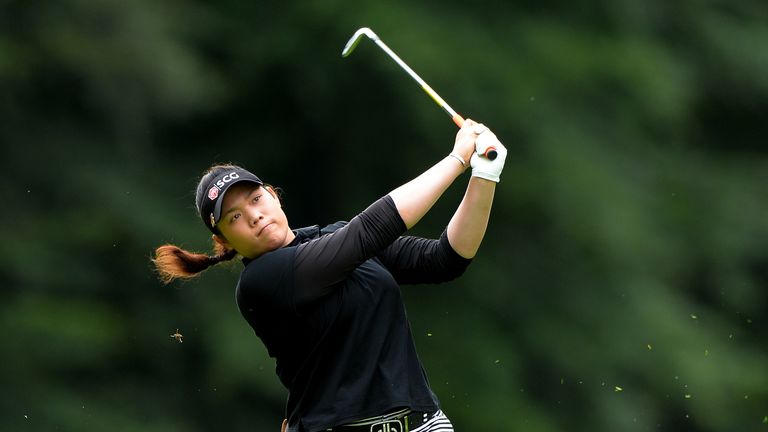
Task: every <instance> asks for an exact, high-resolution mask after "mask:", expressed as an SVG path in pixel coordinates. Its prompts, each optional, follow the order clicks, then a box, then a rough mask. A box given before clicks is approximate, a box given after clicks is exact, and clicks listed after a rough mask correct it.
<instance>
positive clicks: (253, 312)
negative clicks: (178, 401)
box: [236, 196, 470, 432]
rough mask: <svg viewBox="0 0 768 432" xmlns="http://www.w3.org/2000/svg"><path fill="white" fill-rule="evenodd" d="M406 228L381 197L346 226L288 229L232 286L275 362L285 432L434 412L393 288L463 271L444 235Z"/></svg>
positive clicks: (311, 431) (431, 395) (247, 262)
mask: <svg viewBox="0 0 768 432" xmlns="http://www.w3.org/2000/svg"><path fill="white" fill-rule="evenodd" d="M405 231H406V226H405V223H404V222H403V220H402V218H401V217H400V215H399V213H398V212H397V209H396V207H395V204H394V202H393V201H392V199H391V198H390V197H389V196H385V197H384V198H382V199H380V200H378V201H376V202H375V203H374V204H372V205H371V206H370V207H368V208H367V209H366V210H365V211H363V212H362V213H360V214H359V215H357V216H356V217H354V218H353V219H352V220H351V221H350V222H349V223H346V222H337V223H335V224H332V225H328V226H326V227H325V228H322V229H320V228H319V226H312V227H307V228H301V229H298V230H296V231H295V233H296V238H295V239H294V240H293V241H292V242H291V243H290V244H288V245H287V246H285V247H282V248H280V249H277V250H275V251H272V252H268V253H266V254H264V255H262V256H260V257H258V258H256V259H254V260H248V259H246V260H244V263H245V265H246V266H245V269H244V270H243V272H242V273H241V275H240V281H239V283H238V285H237V288H236V299H237V304H238V307H239V308H240V311H241V313H242V314H243V316H244V317H245V319H246V320H247V321H248V323H249V324H250V325H251V327H253V330H254V332H255V333H256V335H258V336H259V338H261V340H262V341H263V343H264V345H265V346H266V347H267V350H268V352H269V355H270V356H271V357H274V358H275V359H276V373H277V375H278V377H279V378H280V380H281V382H282V383H283V384H284V385H285V386H286V387H287V388H288V390H289V396H288V403H287V407H286V411H287V416H288V419H289V423H290V430H296V431H308V432H314V431H321V430H324V429H326V428H329V427H333V426H338V425H341V424H345V423H349V422H352V421H354V420H359V419H362V418H367V417H371V416H375V415H379V414H383V413H386V412H388V411H391V410H393V409H395V408H398V407H409V408H411V409H412V410H416V411H434V410H437V409H438V404H439V403H438V400H437V397H436V396H435V395H434V393H433V392H432V391H431V389H430V388H429V383H428V381H427V377H426V374H425V372H424V370H423V367H422V365H421V361H420V360H419V358H418V356H417V354H416V348H415V346H414V342H413V337H412V335H411V331H410V325H409V323H408V319H407V317H406V313H405V307H404V305H403V301H402V297H401V295H400V288H399V285H398V284H399V283H409V284H413V283H439V282H443V281H447V280H451V279H453V278H455V277H457V276H459V275H461V274H462V273H463V272H464V270H465V269H466V267H467V265H469V262H470V260H467V259H464V258H462V257H461V256H459V255H458V254H457V253H456V252H455V251H454V250H453V249H452V248H451V246H450V244H449V243H448V238H447V235H446V233H445V232H443V234H442V235H441V236H440V239H439V240H431V239H423V238H417V237H408V236H401V234H403V233H404V232H405Z"/></svg>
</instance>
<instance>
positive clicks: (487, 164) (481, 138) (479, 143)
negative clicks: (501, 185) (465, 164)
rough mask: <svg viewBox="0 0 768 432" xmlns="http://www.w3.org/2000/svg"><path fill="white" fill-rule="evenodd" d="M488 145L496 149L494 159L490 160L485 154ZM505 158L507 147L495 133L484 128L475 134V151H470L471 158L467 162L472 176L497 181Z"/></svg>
mask: <svg viewBox="0 0 768 432" xmlns="http://www.w3.org/2000/svg"><path fill="white" fill-rule="evenodd" d="M488 147H494V148H495V149H496V153H497V154H498V155H497V156H496V159H494V160H490V159H488V158H487V157H485V156H481V155H483V154H485V151H486V150H487V149H488ZM506 158H507V148H506V147H504V145H503V144H502V143H501V141H499V139H498V138H496V135H495V134H494V133H493V132H491V131H490V130H487V129H486V130H485V131H484V132H482V133H481V134H480V135H478V136H477V139H476V140H475V153H472V159H470V160H469V164H470V165H471V166H472V177H480V178H484V179H486V180H490V181H492V182H496V183H498V182H499V176H501V170H503V169H504V160H505V159H506Z"/></svg>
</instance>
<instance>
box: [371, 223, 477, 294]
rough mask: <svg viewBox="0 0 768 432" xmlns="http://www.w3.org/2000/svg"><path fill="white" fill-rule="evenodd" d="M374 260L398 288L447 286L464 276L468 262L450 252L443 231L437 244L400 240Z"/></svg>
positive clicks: (427, 240) (469, 260)
mask: <svg viewBox="0 0 768 432" xmlns="http://www.w3.org/2000/svg"><path fill="white" fill-rule="evenodd" d="M378 257H379V259H380V260H381V262H382V263H383V264H384V266H385V267H387V269H388V270H389V271H390V273H392V275H393V276H394V277H395V280H396V281H397V282H398V283H402V284H426V283H440V282H447V281H450V280H453V279H456V278H457V277H459V276H461V275H462V274H464V271H465V270H466V269H467V266H469V264H470V263H471V262H472V260H471V259H467V258H464V257H462V256H461V255H459V254H458V253H456V251H455V250H453V248H452V247H451V244H450V243H449V242H448V234H447V232H446V231H443V233H442V234H441V235H440V238H439V239H437V240H435V239H425V238H420V237H409V236H404V237H400V238H398V239H397V240H395V241H394V242H393V243H392V244H391V245H390V246H389V247H387V248H386V249H384V250H383V251H382V252H381V253H379V255H378Z"/></svg>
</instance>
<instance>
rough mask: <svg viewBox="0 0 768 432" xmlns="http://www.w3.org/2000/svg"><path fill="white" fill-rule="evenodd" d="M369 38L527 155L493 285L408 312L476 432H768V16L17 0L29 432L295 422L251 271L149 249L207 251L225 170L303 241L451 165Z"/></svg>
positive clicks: (411, 292)
mask: <svg viewBox="0 0 768 432" xmlns="http://www.w3.org/2000/svg"><path fill="white" fill-rule="evenodd" d="M362 26H370V27H371V28H373V29H374V30H375V31H376V32H377V33H378V34H379V35H380V36H381V37H382V39H383V40H384V41H386V42H387V43H388V44H389V46H390V47H392V48H393V49H394V50H395V51H396V52H397V53H398V54H399V55H400V56H401V57H402V58H403V59H404V60H405V61H406V62H407V63H409V65H410V66H411V67H412V68H414V69H415V70H416V71H417V72H418V73H419V74H420V75H421V76H422V77H423V78H424V79H425V80H426V81H427V82H429V83H430V84H431V85H432V87H433V88H435V90H437V92H438V93H440V94H441V96H443V97H444V98H445V99H446V100H447V101H448V102H449V103H450V104H451V105H452V106H453V107H454V108H455V109H456V110H457V111H459V112H460V113H462V114H464V115H465V116H467V117H470V118H473V119H475V120H478V121H482V122H484V123H486V124H487V125H489V126H490V127H491V128H492V129H493V130H494V131H495V132H496V133H497V135H498V136H499V137H500V138H501V140H502V141H503V142H504V143H505V144H506V145H507V147H508V148H509V157H508V158H507V164H506V169H505V172H504V175H503V177H502V182H501V184H500V186H499V188H498V189H497V196H496V201H495V204H494V213H493V216H492V220H491V223H490V227H489V235H488V237H487V238H486V241H485V243H484V245H483V247H482V248H481V250H480V253H479V255H478V256H477V258H476V260H475V262H474V264H473V265H472V266H471V267H470V268H469V270H468V272H467V273H466V274H465V276H464V277H463V278H461V279H459V280H457V281H455V282H452V283H449V284H445V285H440V286H419V287H404V288H403V290H404V292H405V296H406V302H407V308H408V312H409V316H410V319H411V322H412V324H413V331H414V335H415V338H416V340H417V346H418V349H419V352H420V354H421V356H422V359H423V361H424V363H425V366H426V368H427V371H428V374H429V378H430V380H431V382H432V385H433V387H434V390H435V391H436V392H437V394H438V396H439V397H440V399H441V401H442V404H443V409H444V410H445V411H446V412H447V413H448V415H449V416H450V417H451V419H452V420H453V422H454V425H455V426H456V429H457V431H464V432H466V431H531V432H546V431H648V430H653V431H702V432H704V431H763V430H764V431H768V342H766V341H767V340H768V337H767V336H768V194H767V193H766V185H767V184H768V145H767V143H766V136H767V135H768V125H767V123H768V121H767V120H768V5H767V4H766V3H765V1H763V0H740V1H730V0H711V1H707V2H699V1H686V0H683V1H676V2H668V1H662V0H648V1H644V2H637V1H626V0H592V1H585V2H575V3H574V2H568V1H556V0H545V1H539V2H502V1H495V2H458V1H425V2H407V1H389V2H354V3H353V2H346V1H345V2H342V1H338V0H326V1H304V2H282V3H274V4H273V3H267V2H252V1H244V0H222V1H218V2H204V1H186V2H184V1H179V0H169V1H163V2H157V1H149V0H130V1H118V0H90V1H86V0H61V1H54V2H51V1H42V0H24V1H21V0H19V1H9V0H4V1H0V143H1V144H2V158H1V160H2V166H3V169H2V173H3V181H2V183H1V184H0V191H2V196H3V200H4V202H5V203H6V207H5V210H4V212H3V216H2V225H0V230H1V231H0V234H1V235H2V238H3V239H4V241H5V243H4V246H3V248H2V259H1V260H0V284H2V290H1V291H0V324H1V326H0V329H1V330H0V349H1V350H2V353H3V361H2V362H1V363H0V385H2V389H3V393H4V394H5V396H3V397H2V398H0V430H3V431H27V430H29V431H53V430H59V431H105V430H109V431H138V430H141V431H158V432H160V431H214V430H217V431H218V430H231V431H277V430H278V428H279V423H280V420H281V419H282V417H283V403H284V400H285V397H286V392H285V391H284V389H283V388H282V387H281V386H280V384H279V382H278V381H277V379H276V378H275V376H274V363H273V361H272V360H271V359H270V358H269V357H268V356H267V354H266V353H265V350H264V349H263V348H262V346H261V343H260V342H259V340H258V339H257V338H256V337H255V336H254V335H253V334H252V332H251V330H250V328H249V327H248V326H247V324H246V323H245V321H244V320H243V319H242V318H241V317H240V315H239V313H238V311H237V309H236V306H235V302H234V297H233V287H234V283H235V281H236V278H237V274H238V271H239V269H240V267H241V264H240V263H237V262H235V263H233V264H232V265H230V266H229V268H216V269H213V270H210V271H208V272H207V273H205V274H204V275H203V277H201V278H199V279H198V280H195V281H192V282H187V283H175V284H172V285H170V286H161V285H160V283H159V282H158V280H157V278H156V276H155V275H154V273H153V271H152V268H151V266H150V262H149V257H150V255H151V254H152V251H153V248H154V247H156V246H158V245H160V244H161V243H163V242H173V243H177V244H179V245H181V246H184V247H186V248H189V249H193V250H198V251H209V250H210V238H209V234H207V231H206V230H205V228H204V227H203V226H202V224H201V223H200V221H199V220H198V219H197V216H196V215H195V211H194V205H193V190H194V188H195V186H196V180H197V178H198V176H199V175H200V174H201V173H202V171H203V170H205V169H206V168H207V167H208V166H209V165H210V164H212V163H213V162H236V163H240V164H242V165H244V166H246V167H248V168H249V169H251V170H253V171H254V172H256V173H257V174H258V175H259V176H261V177H262V178H263V179H265V180H267V181H269V182H271V183H273V184H275V185H278V186H280V187H282V188H283V189H284V191H285V193H284V204H285V208H286V212H287V214H288V216H289V220H290V222H291V225H292V226H293V227H299V226H304V225H309V224H315V223H319V224H323V223H331V222H334V221H336V220H341V219H349V218H351V217H352V216H354V215H355V214H356V213H357V212H359V211H361V210H362V209H363V208H365V207H366V206H367V204H369V203H370V202H372V201H374V200H375V199H376V198H378V197H380V196H382V195H383V194H385V193H387V192H388V191H389V190H391V189H392V188H394V187H396V186H397V185H399V184H401V183H402V182H404V181H406V180H408V179H410V178H412V177H413V176H415V175H417V174H418V173H419V172H421V171H422V170H423V169H425V168H427V167H428V166H430V165H431V164H432V163H434V162H436V161H437V160H439V159H441V158H442V157H444V156H445V155H446V154H447V153H448V152H449V151H450V148H451V146H452V143H453V138H454V136H455V133H456V129H455V126H454V125H453V124H452V123H451V121H450V119H449V118H448V117H447V116H445V114H444V113H443V112H441V110H440V109H439V108H438V107H437V106H435V105H434V104H433V102H432V101H431V100H430V99H429V98H428V97H427V96H426V95H425V94H423V93H422V92H421V90H420V89H419V88H418V86H417V85H416V84H415V83H413V82H412V81H411V80H410V79H409V78H408V77H407V76H406V75H405V74H404V73H403V72H402V71H401V70H400V69H399V68H398V67H397V66H396V65H395V64H394V63H393V62H392V61H391V60H390V59H389V58H387V57H386V56H385V55H384V53H382V52H381V51H380V50H379V49H378V48H376V47H375V46H374V45H372V44H371V43H370V41H367V40H366V41H363V42H362V43H361V45H360V46H359V47H358V49H357V51H356V52H355V53H354V54H353V55H352V56H351V57H349V58H347V59H342V58H341V56H340V52H341V49H342V47H343V46H344V43H345V42H346V41H347V39H348V38H349V37H350V36H351V35H352V33H353V32H354V31H355V30H356V29H357V28H359V27H362ZM467 178H468V177H464V178H463V179H462V180H460V181H458V182H457V183H456V184H455V185H454V186H453V187H452V188H451V189H450V190H449V191H448V193H447V194H446V195H445V197H444V198H443V200H441V202H439V203H438V205H437V206H436V207H435V209H434V210H433V211H432V212H431V213H430V214H429V215H428V217H427V218H426V219H425V220H424V221H423V222H422V223H421V224H420V225H419V226H418V227H416V229H415V230H414V232H415V233H416V234H419V235H425V236H436V235H438V234H439V233H440V232H441V231H442V229H443V227H444V226H445V225H446V224H447V222H448V219H449V218H450V215H451V214H452V211H453V209H454V208H455V206H456V205H457V203H458V201H459V200H460V197H461V195H462V193H463V188H464V185H465V184H466V179H467ZM177 328H178V329H179V331H180V332H181V333H182V334H183V335H184V342H183V343H177V342H176V341H175V340H174V339H173V338H172V337H170V335H171V334H173V333H174V332H175V331H176V329H177Z"/></svg>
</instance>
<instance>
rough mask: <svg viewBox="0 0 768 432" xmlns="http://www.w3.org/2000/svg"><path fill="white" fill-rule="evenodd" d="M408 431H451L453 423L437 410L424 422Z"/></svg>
mask: <svg viewBox="0 0 768 432" xmlns="http://www.w3.org/2000/svg"><path fill="white" fill-rule="evenodd" d="M408 432H453V425H452V424H451V421H450V420H448V417H446V416H445V414H443V412H442V411H441V410H438V411H437V412H436V413H435V414H434V415H433V416H432V418H430V419H429V420H428V421H427V422H426V423H424V424H423V425H421V426H419V427H418V428H417V429H413V430H410V431H408Z"/></svg>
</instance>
